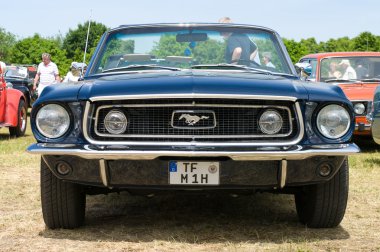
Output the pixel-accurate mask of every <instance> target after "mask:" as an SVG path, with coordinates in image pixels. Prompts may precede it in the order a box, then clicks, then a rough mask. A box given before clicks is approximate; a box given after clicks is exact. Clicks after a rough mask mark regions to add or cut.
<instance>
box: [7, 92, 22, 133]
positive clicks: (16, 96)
mask: <svg viewBox="0 0 380 252" xmlns="http://www.w3.org/2000/svg"><path fill="white" fill-rule="evenodd" d="M21 99H22V100H24V101H25V96H24V95H23V93H22V92H21V91H19V90H17V89H7V101H6V107H5V124H7V125H10V126H12V127H15V126H17V123H18V104H19V103H20V100H21Z"/></svg>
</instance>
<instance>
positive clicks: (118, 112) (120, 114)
mask: <svg viewBox="0 0 380 252" xmlns="http://www.w3.org/2000/svg"><path fill="white" fill-rule="evenodd" d="M112 114H113V115H117V116H118V117H119V118H118V119H119V120H121V121H119V122H114V123H119V124H121V127H120V129H112V126H111V125H110V124H109V123H110V120H111V119H112V118H109V117H111V115H112ZM107 118H108V119H107ZM127 125H128V118H127V116H126V115H125V113H124V112H123V111H121V110H119V109H112V110H111V111H109V112H108V113H107V115H106V116H105V117H104V127H105V128H106V130H107V131H108V133H110V134H114V135H120V134H123V133H124V132H125V130H126V129H127Z"/></svg>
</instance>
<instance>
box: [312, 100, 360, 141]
mask: <svg viewBox="0 0 380 252" xmlns="http://www.w3.org/2000/svg"><path fill="white" fill-rule="evenodd" d="M329 110H330V111H329ZM332 111H335V112H334V113H333V112H332ZM327 114H330V118H323V116H324V117H326V116H327ZM334 117H335V119H337V118H338V117H340V123H341V124H340V125H337V126H335V127H334V126H331V125H327V124H334V123H337V122H336V121H334V120H332V119H334ZM314 118H315V125H316V128H317V131H318V132H319V134H321V135H322V136H323V137H324V138H326V139H329V140H337V139H340V138H342V137H344V136H345V135H346V134H347V133H348V132H349V131H350V128H351V126H352V116H351V113H350V110H348V109H347V108H346V107H345V106H343V105H341V104H335V103H330V104H327V105H325V106H323V107H321V108H320V109H319V110H318V111H317V112H316V115H315V117H314ZM326 119H330V120H329V121H328V122H326V121H325V123H324V124H323V123H321V121H323V120H326ZM338 123H339V122H338ZM338 126H341V127H340V129H339V132H338V133H336V132H335V130H336V129H337V128H338Z"/></svg>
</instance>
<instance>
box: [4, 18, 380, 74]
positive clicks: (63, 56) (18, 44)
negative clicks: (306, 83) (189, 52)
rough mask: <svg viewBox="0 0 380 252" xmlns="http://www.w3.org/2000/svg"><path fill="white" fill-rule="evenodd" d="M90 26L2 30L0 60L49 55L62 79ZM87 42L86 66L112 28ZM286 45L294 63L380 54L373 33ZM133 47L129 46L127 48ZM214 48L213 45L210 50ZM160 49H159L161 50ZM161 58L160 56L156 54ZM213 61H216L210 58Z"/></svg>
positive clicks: (95, 31) (97, 26) (98, 28)
mask: <svg viewBox="0 0 380 252" xmlns="http://www.w3.org/2000/svg"><path fill="white" fill-rule="evenodd" d="M88 24H89V23H88V22H85V23H83V24H78V26H77V27H76V28H75V29H70V30H69V31H68V32H67V34H66V35H65V36H62V35H56V36H55V37H47V38H44V37H42V36H41V35H39V34H38V33H36V34H34V35H33V36H31V37H27V38H23V39H17V38H16V36H15V35H14V34H12V33H11V32H9V31H6V30H5V29H3V28H1V27H0V60H1V61H4V62H6V63H8V64H11V63H15V64H38V63H40V62H41V54H42V53H43V52H48V53H50V54H51V55H52V60H53V61H54V62H55V63H56V64H57V65H58V68H59V71H60V72H61V75H64V74H65V73H66V72H67V71H68V69H69V67H70V64H71V62H73V61H77V62H82V61H83V53H84V50H85V42H86V36H87V27H88ZM90 26H91V29H90V34H89V39H88V47H87V56H86V61H87V62H86V63H88V61H89V60H90V58H91V56H92V54H93V53H94V51H95V48H96V45H97V43H98V42H99V40H100V38H101V36H102V35H103V33H104V32H105V31H106V30H108V29H109V28H108V27H106V26H105V25H104V24H101V23H97V22H91V25H90ZM283 41H284V44H285V46H286V48H287V50H288V52H289V54H290V57H291V59H292V61H293V63H296V62H298V60H299V59H300V58H301V57H302V56H304V55H306V54H310V53H320V52H337V51H341V52H344V51H375V52H377V51H380V36H376V35H374V34H372V33H370V32H362V33H360V34H359V35H358V36H356V37H354V38H352V39H350V38H348V37H342V38H338V39H329V40H327V41H321V42H317V41H316V39H315V38H307V39H301V40H300V41H298V42H297V41H295V40H293V39H286V38H283ZM126 46H130V45H126ZM211 47H212V45H210V48H211ZM158 49H159V48H157V50H158ZM204 49H205V50H203V51H202V52H200V53H209V52H210V53H211V54H214V52H213V51H212V50H209V48H207V47H206V48H204ZM157 53H158V54H159V52H157ZM210 58H214V55H211V56H210Z"/></svg>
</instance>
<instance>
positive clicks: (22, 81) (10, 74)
mask: <svg viewBox="0 0 380 252" xmlns="http://www.w3.org/2000/svg"><path fill="white" fill-rule="evenodd" d="M36 73H37V67H36V66H34V65H11V66H7V71H6V72H5V75H4V79H5V81H6V82H10V83H12V85H13V88H15V89H18V90H20V91H21V92H22V93H23V94H24V96H25V98H26V104H27V105H28V106H30V107H31V105H32V103H33V102H34V100H35V98H36V96H35V95H34V90H33V80H34V77H35V76H36Z"/></svg>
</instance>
